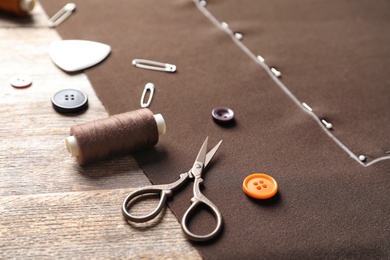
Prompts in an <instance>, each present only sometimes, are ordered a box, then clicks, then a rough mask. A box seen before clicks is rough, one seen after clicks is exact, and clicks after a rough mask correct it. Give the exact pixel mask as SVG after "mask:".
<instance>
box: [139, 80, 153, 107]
mask: <svg viewBox="0 0 390 260" xmlns="http://www.w3.org/2000/svg"><path fill="white" fill-rule="evenodd" d="M148 91H150V94H149V99H148V101H147V102H145V96H146V93H147V92H148ZM153 94H154V84H153V83H147V84H146V85H145V88H144V91H143V92H142V97H141V107H148V106H149V105H150V102H152V98H153Z"/></svg>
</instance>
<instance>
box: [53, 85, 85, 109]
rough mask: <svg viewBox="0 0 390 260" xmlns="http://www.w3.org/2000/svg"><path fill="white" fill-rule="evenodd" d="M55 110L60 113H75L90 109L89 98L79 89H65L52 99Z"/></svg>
mask: <svg viewBox="0 0 390 260" xmlns="http://www.w3.org/2000/svg"><path fill="white" fill-rule="evenodd" d="M51 102H52V104H53V108H54V109H55V110H56V111H58V112H60V113H74V112H79V111H81V110H84V109H86V108H87V107H88V97H87V95H86V94H84V93H83V92H81V91H80V90H77V89H63V90H60V91H58V92H57V93H55V94H54V95H53V97H52V98H51Z"/></svg>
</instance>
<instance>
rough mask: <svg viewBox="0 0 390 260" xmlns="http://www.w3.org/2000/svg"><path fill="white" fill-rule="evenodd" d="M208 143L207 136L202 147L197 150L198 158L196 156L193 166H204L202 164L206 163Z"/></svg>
mask: <svg viewBox="0 0 390 260" xmlns="http://www.w3.org/2000/svg"><path fill="white" fill-rule="evenodd" d="M208 141H209V137H208V136H207V137H206V140H204V142H203V144H202V147H201V148H200V150H199V153H198V156H196V159H195V164H196V163H201V164H202V165H204V163H205V161H206V152H207V144H208Z"/></svg>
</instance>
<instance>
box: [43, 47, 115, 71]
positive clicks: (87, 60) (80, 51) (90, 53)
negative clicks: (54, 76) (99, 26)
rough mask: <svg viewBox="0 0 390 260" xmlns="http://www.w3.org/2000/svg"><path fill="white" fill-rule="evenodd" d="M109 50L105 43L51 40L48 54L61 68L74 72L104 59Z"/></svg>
mask: <svg viewBox="0 0 390 260" xmlns="http://www.w3.org/2000/svg"><path fill="white" fill-rule="evenodd" d="M110 52H111V47H110V46H109V45H107V44H103V43H99V42H93V41H84V40H59V41H52V42H51V43H50V46H49V55H50V58H51V59H52V61H53V62H54V63H55V64H56V65H57V66H58V67H60V68H61V69H63V70H65V71H68V72H74V71H79V70H83V69H86V68H89V67H92V66H94V65H96V64H98V63H99V62H101V61H102V60H104V59H105V58H106V57H107V56H108V54H110Z"/></svg>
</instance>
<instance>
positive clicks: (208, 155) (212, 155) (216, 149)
mask: <svg viewBox="0 0 390 260" xmlns="http://www.w3.org/2000/svg"><path fill="white" fill-rule="evenodd" d="M221 143H222V140H221V141H219V143H218V144H217V145H216V146H214V147H213V149H211V150H210V151H209V152H208V153H207V154H206V161H205V162H204V166H203V167H204V168H206V167H207V165H208V164H209V162H210V161H211V159H213V157H214V154H215V153H216V152H217V151H218V148H219V146H220V145H221Z"/></svg>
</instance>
